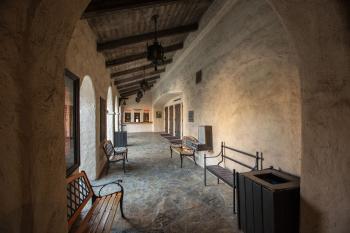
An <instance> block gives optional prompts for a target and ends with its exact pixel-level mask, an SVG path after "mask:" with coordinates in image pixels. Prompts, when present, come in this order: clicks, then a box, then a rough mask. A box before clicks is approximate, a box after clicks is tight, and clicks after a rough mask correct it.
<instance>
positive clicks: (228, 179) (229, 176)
mask: <svg viewBox="0 0 350 233" xmlns="http://www.w3.org/2000/svg"><path fill="white" fill-rule="evenodd" d="M207 169H208V171H210V172H211V173H213V174H214V175H215V176H217V177H219V178H220V179H221V180H223V181H224V182H225V183H226V184H228V185H230V186H231V187H233V173H232V172H231V171H230V170H227V169H225V168H223V167H221V166H219V165H210V166H207Z"/></svg>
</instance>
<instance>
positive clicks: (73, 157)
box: [64, 69, 80, 176]
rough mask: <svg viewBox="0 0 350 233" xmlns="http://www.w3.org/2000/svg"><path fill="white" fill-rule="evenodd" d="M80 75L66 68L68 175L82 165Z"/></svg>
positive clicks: (66, 153)
mask: <svg viewBox="0 0 350 233" xmlns="http://www.w3.org/2000/svg"><path fill="white" fill-rule="evenodd" d="M79 135H80V125H79V77H78V76H76V75H75V74H73V73H72V72H71V71H69V70H68V69H65V70H64V138H65V161H66V175H67V176H69V175H70V174H72V173H73V172H74V171H75V170H76V169H78V168H79V166H80V138H79Z"/></svg>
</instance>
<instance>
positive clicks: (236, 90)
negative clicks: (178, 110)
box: [153, 0, 301, 175]
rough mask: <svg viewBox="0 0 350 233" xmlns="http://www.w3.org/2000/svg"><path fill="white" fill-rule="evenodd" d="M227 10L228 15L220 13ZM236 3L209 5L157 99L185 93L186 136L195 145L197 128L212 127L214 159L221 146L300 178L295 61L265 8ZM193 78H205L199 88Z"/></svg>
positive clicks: (254, 3) (158, 89)
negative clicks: (251, 155) (199, 75)
mask: <svg viewBox="0 0 350 233" xmlns="http://www.w3.org/2000/svg"><path fill="white" fill-rule="evenodd" d="M225 2H226V3H229V4H231V5H230V6H231V7H232V8H231V9H225V10H227V11H226V12H224V13H223V12H222V11H221V10H220V9H222V8H221V7H223V6H225ZM233 2H234V1H216V2H215V3H214V5H213V6H212V7H211V9H210V10H209V11H208V12H207V13H206V15H205V16H204V17H203V19H202V21H201V24H200V30H199V32H196V34H193V35H191V36H190V37H189V38H188V40H187V41H186V43H185V49H184V50H183V51H182V53H181V52H180V53H178V54H177V55H176V59H175V63H174V65H173V67H170V69H168V70H170V71H168V73H166V74H165V75H164V76H163V77H162V79H161V82H160V83H159V84H158V85H157V86H156V87H155V88H154V92H153V93H154V99H157V98H159V97H161V96H162V95H163V94H165V93H167V92H170V91H183V105H184V107H183V109H184V135H192V136H195V137H197V138H198V131H197V130H198V126H199V125H212V126H213V142H214V153H213V154H216V153H218V152H219V149H220V148H219V146H220V142H221V141H225V142H226V144H227V145H230V146H233V147H236V148H239V149H242V150H245V151H248V152H251V153H255V152H256V151H261V152H263V153H264V157H265V161H264V166H265V167H268V166H271V165H272V166H274V167H275V168H281V169H283V170H285V171H287V172H290V173H294V174H298V175H300V159H301V158H300V157H301V124H300V123H301V112H300V98H301V97H300V85H299V75H298V69H297V67H296V61H295V53H294V52H293V49H292V48H291V45H290V44H289V42H288V38H287V37H286V33H285V32H284V28H283V26H282V25H281V23H280V22H279V19H278V17H277V16H276V14H275V13H274V11H273V10H272V8H271V7H270V6H269V5H268V4H267V3H266V2H264V1H260V0H249V1H236V2H235V3H233ZM225 7H227V5H226V6H225ZM220 14H221V15H220ZM218 15H220V16H221V17H222V18H221V19H220V20H218V21H217V22H216V24H215V25H212V26H213V27H212V28H210V31H208V33H207V34H206V35H205V36H204V37H203V38H201V40H198V39H196V37H200V36H201V35H202V34H201V33H202V32H203V31H205V30H208V25H209V26H210V25H211V24H212V21H215V20H216V17H217V16H218ZM209 19H212V21H209ZM193 44H195V45H194V47H193ZM191 47H193V48H192V50H191V51H190V52H187V51H186V49H188V48H190V49H191ZM184 54H187V55H186V56H185V57H184ZM176 60H180V62H176ZM198 70H202V73H203V77H202V82H201V83H199V84H197V85H196V84H195V73H196V72H197V71H198ZM189 110H193V111H194V119H195V120H194V123H189V122H188V119H187V115H188V111H189ZM200 160H202V157H201V158H200ZM248 161H249V160H248ZM253 162H254V161H253ZM250 163H252V161H251V160H250ZM226 165H227V166H228V167H230V168H232V164H230V163H227V164H226ZM236 168H238V170H242V169H241V168H240V167H237V166H236Z"/></svg>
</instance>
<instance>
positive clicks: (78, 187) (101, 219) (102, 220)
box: [67, 171, 125, 233]
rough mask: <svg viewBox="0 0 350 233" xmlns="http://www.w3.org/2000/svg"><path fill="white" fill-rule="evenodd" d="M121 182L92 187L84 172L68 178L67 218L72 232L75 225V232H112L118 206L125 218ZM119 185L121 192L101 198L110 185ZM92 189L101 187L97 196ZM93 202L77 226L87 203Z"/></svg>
mask: <svg viewBox="0 0 350 233" xmlns="http://www.w3.org/2000/svg"><path fill="white" fill-rule="evenodd" d="M120 182H121V180H118V181H115V182H111V183H107V184H104V185H98V186H92V185H91V184H90V182H89V179H88V178H87V176H86V173H85V172H84V171H82V172H80V173H77V174H74V175H72V176H70V177H68V178H67V218H68V227H69V229H70V230H71V229H72V226H73V225H74V227H73V228H74V232H77V233H83V232H84V233H85V232H95V233H98V232H110V230H111V227H112V224H113V222H114V219H115V217H116V212H117V208H118V205H119V204H120V212H121V215H122V217H123V218H125V216H124V213H123V194H124V191H123V186H121V185H120ZM112 184H114V185H117V186H118V188H119V189H120V191H117V192H113V193H111V194H108V195H104V196H101V195H100V194H101V191H102V190H103V189H104V188H105V187H106V186H108V185H112ZM92 187H101V188H100V190H99V192H98V195H96V194H95V193H94V191H93V189H92ZM90 200H92V206H91V208H90V209H89V211H88V213H87V214H86V215H85V217H84V219H83V220H82V222H80V224H79V226H76V225H77V224H75V223H77V219H79V218H78V217H79V216H80V214H81V212H82V210H83V209H84V207H85V206H86V205H87V203H88V202H89V201H90Z"/></svg>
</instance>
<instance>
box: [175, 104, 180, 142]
mask: <svg viewBox="0 0 350 233" xmlns="http://www.w3.org/2000/svg"><path fill="white" fill-rule="evenodd" d="M175 137H177V138H181V104H176V105H175Z"/></svg>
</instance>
